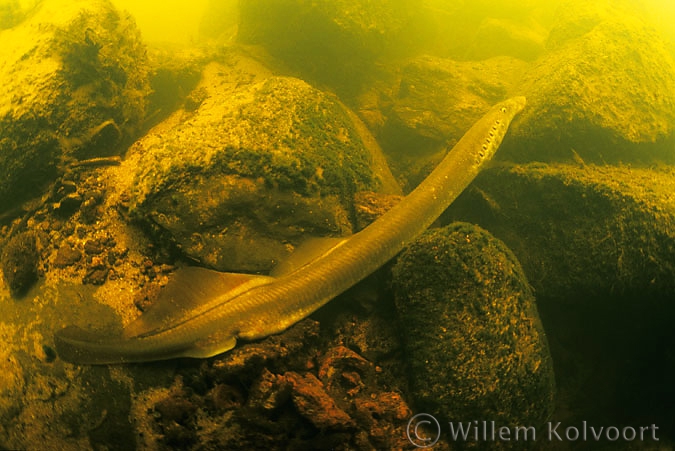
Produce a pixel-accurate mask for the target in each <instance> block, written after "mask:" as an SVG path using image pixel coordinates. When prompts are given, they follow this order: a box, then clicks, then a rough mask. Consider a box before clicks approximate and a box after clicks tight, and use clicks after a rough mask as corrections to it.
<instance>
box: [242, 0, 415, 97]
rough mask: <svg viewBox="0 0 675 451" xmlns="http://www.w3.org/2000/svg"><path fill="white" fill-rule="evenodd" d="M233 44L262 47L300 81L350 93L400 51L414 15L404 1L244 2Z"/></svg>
mask: <svg viewBox="0 0 675 451" xmlns="http://www.w3.org/2000/svg"><path fill="white" fill-rule="evenodd" d="M239 8H240V17H241V19H240V23H239V32H238V36H237V39H238V40H239V41H240V42H243V43H245V44H257V45H262V46H264V47H265V48H266V49H267V50H268V51H269V52H270V53H271V54H272V55H274V56H275V57H277V58H280V59H282V60H283V61H284V62H285V63H287V64H288V65H290V66H292V67H294V68H295V69H297V70H299V71H300V73H301V74H302V75H303V77H305V78H307V79H311V80H317V81H320V82H321V83H322V84H328V85H330V86H331V87H332V88H333V89H336V90H337V91H338V92H342V93H344V92H353V91H355V90H358V88H359V87H360V86H361V84H363V83H364V82H365V81H367V80H368V79H369V75H372V72H373V71H374V69H375V66H374V63H375V61H376V59H377V57H378V56H380V55H382V54H383V53H386V52H391V51H394V52H395V51H397V49H398V48H400V47H403V46H406V45H407V44H409V42H410V41H411V40H414V38H415V35H414V34H410V35H407V36H406V35H403V36H402V31H403V30H404V29H405V28H406V27H407V26H408V24H409V22H410V21H411V20H412V17H413V16H414V15H415V13H416V11H418V8H419V5H418V3H417V2H413V1H410V0H369V1H363V0H357V1H353V0H335V1H326V2H315V1H307V0H248V1H246V2H240V3H239Z"/></svg>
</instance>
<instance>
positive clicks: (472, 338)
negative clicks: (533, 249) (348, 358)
mask: <svg viewBox="0 0 675 451" xmlns="http://www.w3.org/2000/svg"><path fill="white" fill-rule="evenodd" d="M393 277H394V280H393V282H394V292H395V297H396V307H397V309H398V311H399V316H400V321H401V327H402V329H403V334H404V338H405V340H404V342H405V358H406V360H407V362H408V366H409V374H410V382H411V389H412V392H413V395H414V397H415V399H416V401H417V403H418V406H419V407H420V408H422V409H426V410H425V411H427V412H433V413H434V414H438V415H439V416H440V417H442V418H443V419H445V420H451V421H452V420H454V421H462V420H466V419H477V418H490V419H494V420H495V421H497V422H504V423H505V424H527V425H539V424H542V423H543V422H544V421H546V420H547V419H548V417H549V416H550V414H551V413H552V410H553V396H554V379H553V366H552V362H551V358H550V354H549V350H548V343H547V340H546V336H545V334H544V331H543V329H542V326H541V322H540V320H539V315H538V313H537V308H536V305H535V300H534V296H533V294H532V290H531V289H530V286H529V285H528V283H527V279H526V278H525V275H524V274H523V271H522V269H521V268H520V264H519V263H518V261H517V260H516V258H515V256H514V255H513V254H512V253H511V251H510V250H509V249H508V248H507V247H506V246H505V245H504V244H503V243H502V242H501V241H499V240H497V239H495V238H494V237H492V236H491V235H490V234H488V233H487V232H486V231H484V230H483V229H481V228H479V227H476V226H472V225H470V224H466V223H455V224H452V225H450V226H447V227H445V228H442V229H438V230H433V231H428V232H426V233H425V234H424V235H422V236H421V237H420V238H419V239H417V240H416V241H415V242H414V243H412V244H411V245H410V246H409V247H408V248H407V249H406V250H404V252H403V253H402V254H401V255H400V256H399V258H398V260H397V262H396V264H395V266H394V268H393Z"/></svg>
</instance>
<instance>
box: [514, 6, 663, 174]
mask: <svg viewBox="0 0 675 451" xmlns="http://www.w3.org/2000/svg"><path fill="white" fill-rule="evenodd" d="M547 48H548V49H549V53H547V54H546V55H544V56H543V57H541V58H540V59H539V60H537V61H536V62H535V63H534V64H533V66H532V67H531V68H530V70H529V71H528V72H527V74H526V75H525V76H524V78H523V81H522V94H523V95H525V96H526V97H527V105H528V106H527V108H526V109H525V110H524V111H523V113H522V114H521V115H520V116H519V117H518V118H516V120H514V123H513V125H512V127H511V133H512V135H513V136H514V137H517V138H518V143H519V144H518V146H517V147H516V146H512V147H510V148H508V149H504V151H505V152H504V156H508V157H509V158H511V159H513V160H514V161H519V162H524V161H530V160H537V161H561V160H570V159H571V158H572V157H573V156H574V152H577V153H578V154H579V155H580V156H581V157H582V158H583V159H584V160H586V161H587V162H597V163H600V162H609V163H613V162H619V161H624V162H626V161H653V160H655V159H666V160H668V161H673V160H674V159H675V155H674V154H673V152H672V139H673V131H674V129H675V128H674V127H675V126H674V124H675V63H674V62H673V59H672V57H671V55H670V53H669V52H668V50H667V48H666V46H665V44H664V41H663V39H662V38H661V37H660V36H659V35H658V33H657V32H656V31H655V30H654V29H652V28H651V27H650V26H649V25H647V23H646V22H645V21H644V20H642V19H641V18H640V17H639V15H638V14H637V13H636V12H635V11H632V10H628V9H625V8H622V7H619V6H616V5H614V4H612V5H610V4H609V2H582V1H573V2H569V3H567V4H566V5H565V7H564V8H561V12H560V15H559V19H558V22H557V23H556V24H555V25H554V27H553V29H552V30H551V32H550V36H549V39H548V43H547Z"/></svg>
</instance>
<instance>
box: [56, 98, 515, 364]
mask: <svg viewBox="0 0 675 451" xmlns="http://www.w3.org/2000/svg"><path fill="white" fill-rule="evenodd" d="M524 107H525V98H524V97H514V98H512V99H509V100H506V101H504V102H502V103H499V104H497V105H495V106H494V107H492V108H491V109H490V111H488V113H487V114H486V115H485V116H483V118H481V119H480V120H479V121H478V122H476V123H475V124H474V125H473V126H472V127H471V129H469V131H468V132H466V134H465V135H464V136H463V137H462V139H461V140H460V141H459V142H458V143H457V144H456V145H455V146H454V147H453V149H452V150H451V151H450V152H449V153H448V154H447V155H446V156H445V158H444V159H443V160H442V161H441V163H440V164H439V165H438V166H437V167H436V168H435V169H434V170H433V172H432V173H431V174H430V175H429V176H428V177H427V178H426V179H425V180H424V181H423V182H422V183H421V184H420V185H419V186H418V187H417V188H415V190H413V191H412V192H411V193H410V194H409V195H408V196H406V197H405V198H404V199H403V200H401V202H400V203H399V204H397V205H396V206H394V207H393V208H392V209H390V210H389V211H387V212H386V213H385V214H383V215H382V216H381V217H380V218H378V219H377V220H376V221H374V222H373V223H372V224H371V225H369V226H368V227H366V228H365V229H363V230H362V231H360V232H358V233H356V234H354V235H352V236H350V237H347V238H339V239H332V240H333V241H332V244H331V246H330V247H324V248H323V250H322V251H321V252H320V253H318V254H317V253H315V254H314V257H313V258H312V259H311V260H310V261H309V262H307V263H305V264H303V265H301V266H299V267H297V268H295V269H292V270H287V271H286V273H284V274H280V275H278V276H275V277H272V276H254V275H246V274H232V273H218V272H215V271H210V270H206V269H202V268H184V269H183V270H179V271H178V272H179V274H178V275H177V277H176V278H175V279H174V280H173V281H172V282H171V283H170V284H169V285H167V287H165V288H164V290H165V293H164V295H163V296H162V295H160V298H159V300H158V301H157V302H156V306H153V307H152V308H150V309H149V310H148V311H147V312H145V313H143V314H142V315H141V316H140V317H139V318H138V319H137V320H136V321H134V322H132V323H130V324H129V325H128V326H127V327H126V328H125V330H124V332H123V334H122V335H121V336H119V337H106V336H101V335H98V334H95V333H92V332H88V331H85V330H83V329H81V328H79V327H76V326H69V327H66V328H65V329H62V330H60V331H58V332H57V333H56V334H55V339H56V349H57V352H58V354H59V356H60V357H61V358H62V359H64V360H66V361H70V362H74V363H82V364H106V363H125V362H140V361H152V360H163V359H170V358H176V357H196V358H203V357H210V356H213V355H216V354H220V353H222V352H225V351H227V350H229V349H232V348H233V347H234V346H235V344H236V341H237V339H244V340H254V339H258V338H262V337H265V336H267V335H271V334H275V333H278V332H281V331H283V330H285V329H286V328H288V327H289V326H291V325H293V324H295V323H296V322H298V321H300V320H301V319H303V318H305V317H307V316H308V315H309V314H311V313H312V312H314V311H315V310H316V309H318V308H319V307H321V306H322V305H324V304H326V303H327V302H328V301H330V300H331V299H333V298H334V297H336V296H337V295H339V294H340V293H342V292H344V291H345V290H347V289H348V288H350V287H351V286H353V285H354V284H356V283H357V282H359V281H360V280H362V279H364V278H365V277H366V276H368V275H369V274H371V273H372V272H374V271H375V270H376V269H378V268H379V267H381V266H382V265H384V264H385V263H386V262H387V261H388V260H390V259H391V258H393V257H394V256H395V255H396V254H397V253H399V252H400V251H401V250H402V249H403V248H404V247H405V246H406V245H407V244H408V243H410V242H411V241H412V240H414V239H415V238H416V237H417V236H418V235H420V234H421V233H422V232H423V231H424V230H426V228H427V227H429V226H430V225H431V224H432V223H433V222H434V221H435V220H436V219H437V218H438V217H439V216H440V215H441V213H443V211H444V210H445V209H446V208H447V207H448V206H449V205H450V204H451V203H452V202H453V201H454V200H455V199H456V198H457V196H459V194H460V193H461V192H462V191H463V190H464V189H465V188H466V187H467V186H468V185H469V183H471V181H472V180H473V179H474V178H475V177H476V175H477V174H478V173H479V172H480V170H481V169H482V168H483V166H484V165H485V163H486V162H487V161H489V160H490V159H491V158H492V156H493V155H494V153H495V152H496V150H497V148H498V147H499V145H500V144H501V142H502V139H503V138H504V135H505V134H506V131H507V129H508V126H509V124H510V123H511V120H512V119H513V117H514V116H515V115H516V114H517V113H518V112H520V111H521V110H522V109H523V108H524ZM181 271H182V272H181Z"/></svg>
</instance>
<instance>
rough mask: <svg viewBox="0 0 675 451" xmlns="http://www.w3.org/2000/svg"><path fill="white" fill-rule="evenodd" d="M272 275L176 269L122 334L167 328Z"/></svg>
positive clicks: (137, 334) (267, 279)
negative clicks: (153, 298) (154, 299)
mask: <svg viewBox="0 0 675 451" xmlns="http://www.w3.org/2000/svg"><path fill="white" fill-rule="evenodd" d="M272 280H274V279H273V278H272V277H268V276H259V275H254V274H239V273H228V272H218V271H212V270H210V269H206V268H200V267H197V266H186V267H183V268H180V269H178V270H177V271H176V272H175V273H174V274H173V275H172V277H171V280H170V281H169V283H168V284H167V285H166V287H164V288H163V289H162V291H161V292H160V294H159V297H158V298H157V300H156V301H155V302H154V303H153V304H152V305H151V306H150V308H148V310H147V311H146V312H144V313H143V314H142V315H141V316H139V317H138V318H137V319H136V320H135V321H132V322H131V323H129V325H127V326H126V327H125V328H124V331H123V335H124V337H125V338H131V337H139V336H143V335H147V334H151V333H153V332H155V331H158V330H166V329H169V328H171V327H175V326H176V325H178V324H180V323H182V322H184V321H187V320H188V319H189V318H192V317H194V316H196V315H200V314H202V313H203V312H206V311H208V310H210V309H211V308H213V307H215V306H217V305H220V304H223V303H225V302H227V301H228V299H232V298H234V297H236V296H237V295H239V294H241V293H243V292H244V291H246V290H249V289H251V288H252V287H255V286H258V285H264V284H266V283H270V282H271V281H272Z"/></svg>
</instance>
